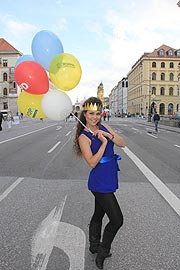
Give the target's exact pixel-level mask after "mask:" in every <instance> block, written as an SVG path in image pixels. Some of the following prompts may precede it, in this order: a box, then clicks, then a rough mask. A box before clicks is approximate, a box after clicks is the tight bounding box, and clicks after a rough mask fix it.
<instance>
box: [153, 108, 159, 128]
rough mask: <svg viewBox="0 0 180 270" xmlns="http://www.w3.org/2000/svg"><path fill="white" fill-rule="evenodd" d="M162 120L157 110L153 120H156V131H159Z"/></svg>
mask: <svg viewBox="0 0 180 270" xmlns="http://www.w3.org/2000/svg"><path fill="white" fill-rule="evenodd" d="M159 120H160V116H159V114H158V113H157V112H155V114H154V116H153V121H154V125H155V131H156V132H158V123H159Z"/></svg>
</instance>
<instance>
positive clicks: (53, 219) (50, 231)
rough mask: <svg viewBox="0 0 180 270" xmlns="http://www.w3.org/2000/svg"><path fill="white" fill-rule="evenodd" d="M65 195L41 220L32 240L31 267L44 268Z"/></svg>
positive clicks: (52, 244)
mask: <svg viewBox="0 0 180 270" xmlns="http://www.w3.org/2000/svg"><path fill="white" fill-rule="evenodd" d="M66 199H67V195H66V196H65V198H64V199H63V200H62V201H61V202H60V205H59V206H58V207H57V206H56V207H55V208H54V209H53V210H52V211H51V212H50V214H49V215H48V216H47V217H46V218H45V219H44V220H43V221H42V222H41V224H40V226H39V227H38V229H37V231H36V233H35V235H34V236H33V240H32V259H31V269H33V270H45V269H46V266H47V264H48V260H49V256H50V255H51V252H52V249H53V246H54V240H55V237H56V233H57V229H58V226H59V221H60V219H61V216H62V212H63V208H64V205H65V202H66Z"/></svg>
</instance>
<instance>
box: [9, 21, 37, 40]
mask: <svg viewBox="0 0 180 270" xmlns="http://www.w3.org/2000/svg"><path fill="white" fill-rule="evenodd" d="M37 29H38V28H37V27H36V26H35V25H32V24H29V23H26V22H18V21H15V20H10V21H8V22H7V23H6V31H8V32H9V33H10V34H12V35H13V36H16V37H18V38H19V37H21V38H23V37H24V36H28V35H29V34H30V33H32V32H34V31H36V30H37Z"/></svg>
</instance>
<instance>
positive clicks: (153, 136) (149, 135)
mask: <svg viewBox="0 0 180 270" xmlns="http://www.w3.org/2000/svg"><path fill="white" fill-rule="evenodd" d="M147 135H148V136H151V137H153V138H155V139H157V138H158V137H157V136H155V135H152V134H150V133H147Z"/></svg>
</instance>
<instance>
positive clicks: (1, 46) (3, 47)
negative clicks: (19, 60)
mask: <svg viewBox="0 0 180 270" xmlns="http://www.w3.org/2000/svg"><path fill="white" fill-rule="evenodd" d="M1 51H4V52H15V53H20V52H19V51H18V50H17V49H16V48H14V47H13V46H12V45H11V44H10V43H9V42H7V41H6V40H5V39H4V38H0V52H1Z"/></svg>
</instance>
